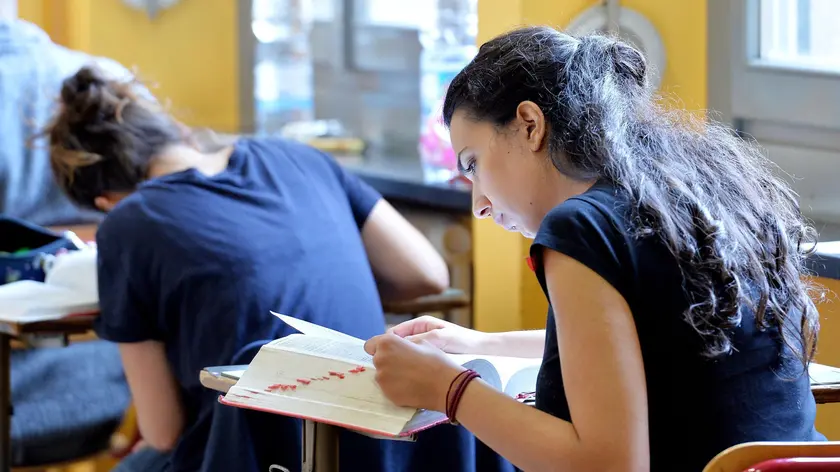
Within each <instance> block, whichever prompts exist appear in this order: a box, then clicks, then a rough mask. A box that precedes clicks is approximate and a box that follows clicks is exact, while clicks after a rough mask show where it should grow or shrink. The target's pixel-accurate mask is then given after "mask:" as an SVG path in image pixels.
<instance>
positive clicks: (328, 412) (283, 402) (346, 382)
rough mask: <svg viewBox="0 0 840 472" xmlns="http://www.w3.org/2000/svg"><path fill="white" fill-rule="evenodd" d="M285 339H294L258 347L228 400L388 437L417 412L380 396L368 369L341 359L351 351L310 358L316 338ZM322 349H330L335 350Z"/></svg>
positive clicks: (371, 369)
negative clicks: (281, 345) (340, 354)
mask: <svg viewBox="0 0 840 472" xmlns="http://www.w3.org/2000/svg"><path fill="white" fill-rule="evenodd" d="M289 338H291V340H293V341H294V342H292V343H289V344H294V345H295V346H294V347H293V348H291V347H290V346H288V345H286V346H283V349H279V348H277V346H268V345H266V346H264V347H263V348H262V349H260V352H259V353H258V354H257V356H256V357H255V358H254V360H253V361H252V362H251V364H250V365H249V367H248V369H247V370H246V371H245V372H244V373H243V374H242V376H241V377H240V379H239V381H238V382H237V383H236V386H235V387H233V388H231V389H230V391H229V392H228V395H227V396H226V398H227V400H228V401H231V402H235V403H237V404H239V405H243V406H246V407H251V408H256V409H262V410H267V411H272V412H275V413H278V414H286V415H288V416H296V417H303V418H311V419H315V420H317V421H323V422H327V423H333V424H339V425H342V426H345V427H352V428H354V429H360V430H363V431H371V432H376V433H380V434H386V435H391V436H396V435H398V434H399V433H400V431H402V430H403V428H404V427H405V424H406V423H407V422H408V421H409V420H410V419H411V418H412V417H413V416H414V414H415V413H416V412H417V410H416V409H414V408H404V407H398V406H396V405H395V404H393V403H392V402H391V401H390V400H388V399H387V398H385V396H384V395H383V394H382V391H381V390H380V389H379V386H378V385H377V384H376V381H375V378H374V375H375V371H374V370H373V368H364V369H361V370H360V369H359V368H360V367H363V366H362V364H361V363H359V362H355V361H352V360H351V359H348V358H347V357H352V356H338V355H330V356H324V355H323V352H321V353H319V356H321V357H316V356H315V355H313V354H312V350H313V344H315V345H318V344H320V345H322V346H323V345H324V344H326V343H325V341H324V340H322V339H320V340H319V338H316V337H312V336H305V335H292V336H288V337H286V338H283V339H284V340H287V339H289ZM332 342H333V343H335V344H337V345H340V344H341V343H340V342H338V341H332ZM303 343H307V344H305V345H303ZM345 346H347V345H345ZM298 349H299V350H300V352H299V351H298ZM324 350H325V351H328V352H331V353H335V349H324ZM304 351H306V352H304ZM362 352H364V351H362ZM341 357H345V358H344V359H341ZM273 386H275V387H276V386H285V387H287V388H271V387H273ZM292 386H294V388H292Z"/></svg>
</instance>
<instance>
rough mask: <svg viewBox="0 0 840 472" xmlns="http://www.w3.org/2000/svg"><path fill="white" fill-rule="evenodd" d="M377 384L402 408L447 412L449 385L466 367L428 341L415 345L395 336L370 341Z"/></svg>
mask: <svg viewBox="0 0 840 472" xmlns="http://www.w3.org/2000/svg"><path fill="white" fill-rule="evenodd" d="M365 351H367V352H368V354H371V355H373V365H374V367H376V382H377V383H378V384H379V387H380V388H381V389H382V393H384V394H385V397H386V398H388V399H389V400H391V401H392V402H394V403H395V404H397V405H399V406H407V407H412V408H423V409H426V410H435V411H441V412H443V411H446V394H447V392H448V391H449V384H450V383H451V382H452V380H453V379H454V378H455V376H456V375H458V373H459V372H461V371H462V370H463V367H461V366H459V365H457V364H455V363H454V362H452V361H451V360H449V359H448V358H447V357H446V355H445V354H444V353H443V352H441V350H440V349H438V348H436V347H435V346H433V345H431V344H429V343H428V342H425V341H422V340H418V341H416V342H411V341H408V340H406V339H403V338H401V337H399V336H395V335H393V334H383V335H381V336H376V337H374V338H371V339H369V340H368V342H366V343H365Z"/></svg>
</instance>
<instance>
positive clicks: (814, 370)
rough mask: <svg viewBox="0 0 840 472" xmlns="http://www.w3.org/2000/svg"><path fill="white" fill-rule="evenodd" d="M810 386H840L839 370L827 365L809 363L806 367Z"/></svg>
mask: <svg viewBox="0 0 840 472" xmlns="http://www.w3.org/2000/svg"><path fill="white" fill-rule="evenodd" d="M808 375H809V376H810V378H811V385H833V384H840V369H838V368H837V367H831V366H828V365H822V364H814V363H811V364H810V365H809V366H808Z"/></svg>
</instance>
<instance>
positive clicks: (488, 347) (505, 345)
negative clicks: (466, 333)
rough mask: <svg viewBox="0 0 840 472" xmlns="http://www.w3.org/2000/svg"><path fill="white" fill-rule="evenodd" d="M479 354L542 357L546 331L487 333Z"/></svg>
mask: <svg viewBox="0 0 840 472" xmlns="http://www.w3.org/2000/svg"><path fill="white" fill-rule="evenodd" d="M478 349H479V352H475V354H483V355H487V356H510V357H532V358H533V357H542V355H543V350H544V349H545V330H544V329H541V330H532V331H509V332H505V333H485V337H484V340H483V341H482V342H481V343H480V345H479V348H478Z"/></svg>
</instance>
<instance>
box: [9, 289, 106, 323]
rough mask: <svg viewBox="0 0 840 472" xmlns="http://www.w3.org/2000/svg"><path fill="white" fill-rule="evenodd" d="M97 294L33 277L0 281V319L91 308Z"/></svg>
mask: <svg viewBox="0 0 840 472" xmlns="http://www.w3.org/2000/svg"><path fill="white" fill-rule="evenodd" d="M98 306H99V303H98V300H97V298H96V297H91V296H89V295H86V294H82V293H77V292H74V291H73V290H69V289H66V288H63V287H58V286H52V285H49V284H46V283H43V282H36V281H33V280H20V281H17V282H12V283H9V284H5V285H0V320H3V321H11V322H19V323H20V322H36V321H45V320H55V319H60V318H63V317H65V316H69V315H73V314H78V313H85V312H93V311H96V310H97V309H98Z"/></svg>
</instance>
